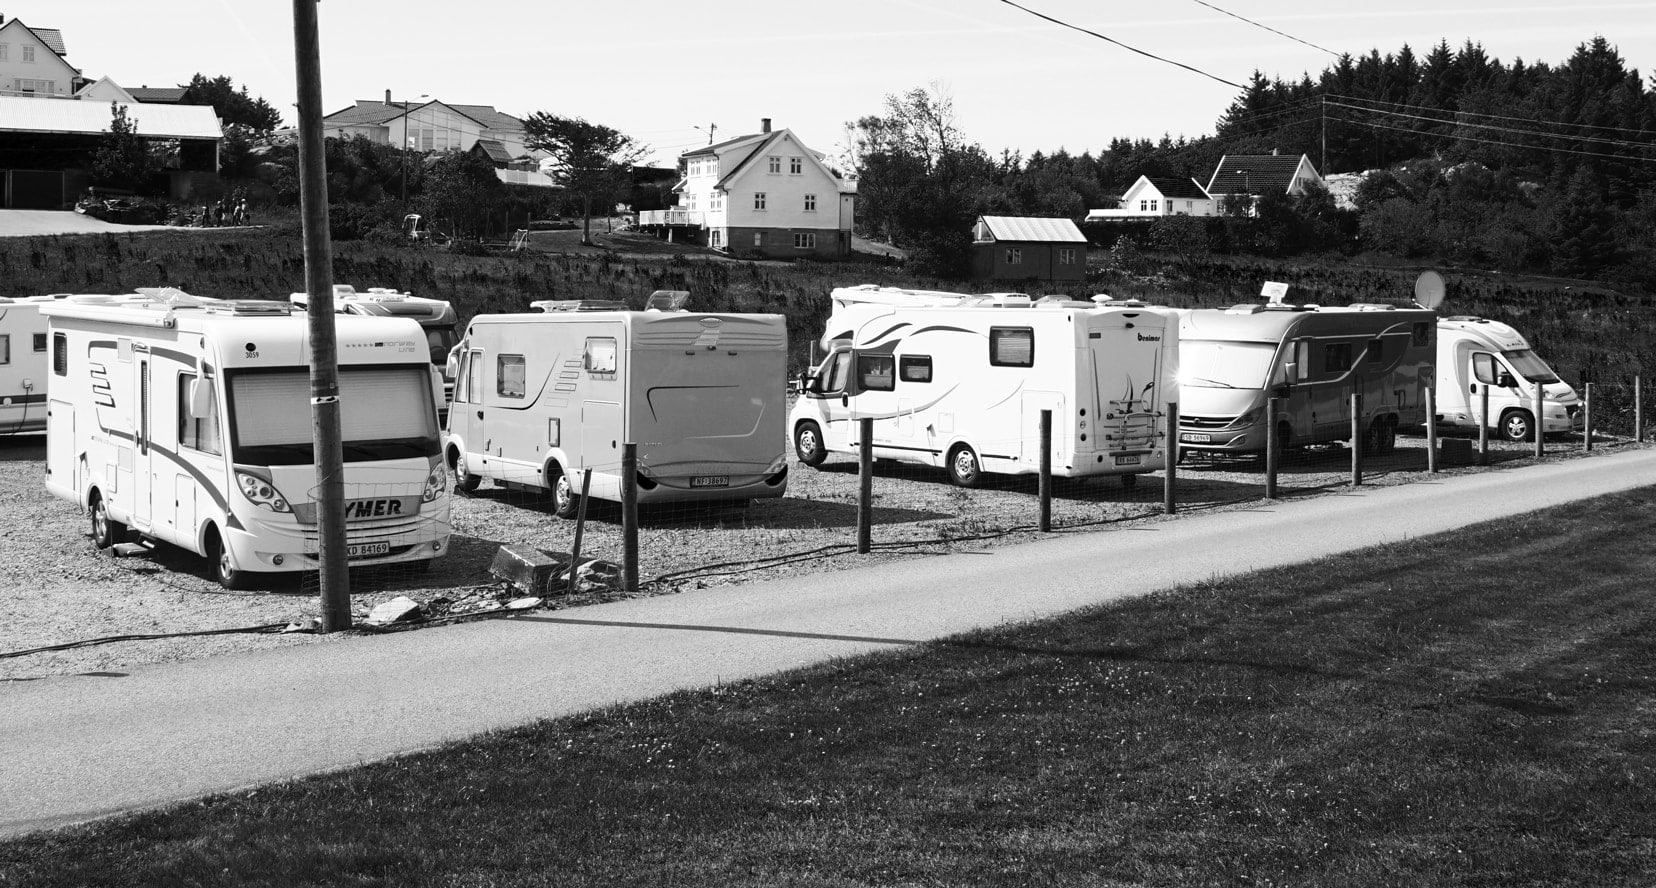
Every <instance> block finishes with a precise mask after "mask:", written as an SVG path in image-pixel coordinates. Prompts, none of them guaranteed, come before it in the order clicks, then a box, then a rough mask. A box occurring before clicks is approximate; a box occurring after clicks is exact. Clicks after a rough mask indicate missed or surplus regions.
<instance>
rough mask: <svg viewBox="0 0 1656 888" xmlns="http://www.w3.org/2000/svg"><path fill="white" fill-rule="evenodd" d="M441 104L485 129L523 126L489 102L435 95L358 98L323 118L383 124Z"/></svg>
mask: <svg viewBox="0 0 1656 888" xmlns="http://www.w3.org/2000/svg"><path fill="white" fill-rule="evenodd" d="M432 105H441V106H442V107H444V108H447V109H449V110H450V111H453V112H455V113H456V114H459V115H461V116H462V117H465V118H468V119H469V120H471V121H472V122H473V123H475V124H477V125H478V126H481V127H484V128H486V129H522V128H523V121H521V120H518V119H517V118H516V117H513V116H512V115H510V114H502V113H500V112H499V111H496V110H495V109H494V108H492V107H490V106H488V105H450V104H449V103H447V102H439V101H437V100H436V99H433V100H431V101H429V102H422V103H420V104H418V105H416V104H414V103H413V102H391V103H389V104H387V103H385V102H376V101H374V100H372V99H357V103H356V105H355V106H353V107H350V108H346V109H344V110H341V111H335V112H334V113H332V114H329V115H328V116H326V117H324V118H322V122H323V123H325V124H327V125H328V126H365V125H366V126H381V125H384V124H386V123H388V122H390V121H393V120H396V119H397V118H399V117H402V116H403V115H405V114H414V113H416V112H418V111H419V110H420V109H422V108H427V107H430V106H432Z"/></svg>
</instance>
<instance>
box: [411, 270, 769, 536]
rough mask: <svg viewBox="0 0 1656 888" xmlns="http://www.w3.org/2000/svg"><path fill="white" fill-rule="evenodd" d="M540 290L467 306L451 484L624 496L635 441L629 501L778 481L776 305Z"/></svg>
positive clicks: (748, 488)
mask: <svg viewBox="0 0 1656 888" xmlns="http://www.w3.org/2000/svg"><path fill="white" fill-rule="evenodd" d="M687 295H688V294H686V293H683V292H682V291H671V292H668V291H657V293H656V294H654V295H652V297H651V303H650V304H651V306H652V307H651V308H648V309H646V310H644V311H628V310H627V309H626V306H625V305H624V304H623V303H620V302H600V301H591V300H571V301H543V302H536V303H534V304H533V307H534V308H536V309H538V311H535V312H529V313H520V314H488V315H478V316H476V317H474V318H472V320H471V323H470V325H468V327H467V328H466V335H465V337H464V338H463V339H462V340H461V341H460V348H459V380H458V384H457V385H456V387H455V392H454V405H453V408H452V410H451V411H450V413H449V426H448V435H447V437H446V439H445V443H444V449H445V452H446V453H447V455H448V461H449V466H450V468H451V469H452V470H453V471H454V476H455V483H456V484H457V485H458V486H459V489H460V490H462V491H470V490H475V489H476V488H477V486H478V485H479V484H480V483H481V482H482V481H483V480H484V479H489V480H490V481H493V482H494V483H495V484H496V485H498V486H504V487H519V488H529V489H537V490H544V491H550V492H551V494H552V511H553V513H554V514H556V515H558V516H559V517H562V518H571V517H574V516H575V514H576V511H577V508H578V505H579V494H580V489H581V484H582V476H581V473H582V472H583V471H584V470H591V472H592V475H591V479H590V489H589V490H588V495H589V496H593V497H596V498H599V499H605V500H619V499H620V498H621V487H622V485H621V481H622V476H621V458H622V446H623V445H624V444H627V443H629V442H630V443H632V444H635V445H637V448H638V450H637V459H638V473H637V477H636V483H637V492H638V502H639V503H640V504H647V503H663V502H683V501H697V500H699V501H719V500H723V501H738V502H745V501H748V500H752V499H758V498H765V497H779V496H782V494H783V493H784V492H785V491H786V490H787V482H788V467H787V452H786V449H785V447H784V441H785V438H784V432H783V427H782V421H783V415H784V412H785V410H786V402H785V397H786V393H785V391H784V388H785V383H786V377H787V369H786V362H787V351H788V334H787V328H786V326H785V324H784V320H783V318H782V316H781V315H775V314H712V313H703V312H691V311H685V310H683V308H682V306H683V301H684V297H685V296H687Z"/></svg>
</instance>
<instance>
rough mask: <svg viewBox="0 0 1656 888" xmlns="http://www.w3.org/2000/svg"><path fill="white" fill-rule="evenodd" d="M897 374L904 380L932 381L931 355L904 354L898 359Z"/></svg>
mask: <svg viewBox="0 0 1656 888" xmlns="http://www.w3.org/2000/svg"><path fill="white" fill-rule="evenodd" d="M897 375H898V377H900V378H901V379H902V380H903V381H904V382H931V381H932V359H931V355H903V356H902V357H900V358H898V359H897Z"/></svg>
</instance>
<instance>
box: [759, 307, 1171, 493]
mask: <svg viewBox="0 0 1656 888" xmlns="http://www.w3.org/2000/svg"><path fill="white" fill-rule="evenodd" d="M832 300H833V304H832V308H831V313H830V315H829V318H828V323H827V330H826V333H825V335H824V337H823V343H822V344H823V347H824V348H825V349H826V351H827V356H826V357H825V358H824V359H823V360H822V362H821V363H820V364H819V365H818V366H817V367H816V368H815V369H813V370H812V371H811V373H810V374H809V376H808V378H807V381H806V382H805V384H804V385H803V387H802V389H803V391H802V394H801V397H800V398H799V400H798V401H797V402H795V404H794V408H793V411H792V412H791V413H790V415H789V417H788V429H789V432H790V434H791V435H792V437H793V441H794V450H795V452H796V454H797V455H798V457H799V459H800V461H801V462H803V463H805V464H806V465H809V466H817V465H820V464H821V463H822V462H823V460H824V459H826V458H827V455H828V454H829V453H855V452H857V451H858V450H859V448H860V447H861V433H860V431H859V428H860V422H859V420H861V419H864V418H867V419H871V420H872V421H873V422H872V428H873V440H872V441H871V446H872V449H873V454H874V456H875V457H877V458H881V459H893V460H900V461H904V462H914V463H920V464H923V465H929V466H936V467H941V468H944V469H946V470H947V471H948V475H949V479H950V480H951V481H953V482H954V483H955V484H957V485H960V486H962V487H973V486H976V485H978V484H979V483H981V482H982V480H983V477H984V474H985V473H1000V474H1032V473H1036V472H1039V471H1040V467H1041V438H1040V421H1041V420H1040V417H1041V412H1042V411H1044V410H1050V411H1051V412H1052V439H1051V440H1052V458H1051V466H1052V473H1053V474H1054V475H1057V476H1061V477H1082V476H1089V475H1110V474H1114V475H1120V476H1122V480H1123V484H1131V483H1132V481H1133V480H1134V479H1135V478H1136V476H1137V475H1139V474H1142V473H1145V472H1153V471H1156V470H1158V469H1160V468H1162V467H1163V466H1164V465H1165V464H1166V459H1167V454H1168V445H1169V438H1168V435H1169V432H1170V429H1169V428H1168V427H1167V414H1166V406H1167V403H1166V402H1167V401H1168V400H1170V399H1171V397H1172V388H1173V375H1174V373H1175V372H1176V370H1177V368H1178V365H1179V337H1178V322H1177V320H1176V319H1175V317H1174V315H1172V314H1171V313H1170V312H1168V311H1166V310H1159V309H1152V308H1149V307H1146V306H1144V305H1142V304H1140V303H1134V302H1115V301H1111V300H1108V298H1107V297H1105V298H1103V299H1096V298H1095V301H1088V302H1084V301H1080V300H1073V299H1068V298H1063V297H1043V298H1041V299H1034V298H1032V297H1030V296H1028V295H1025V294H1018V293H995V294H986V295H969V294H962V293H946V292H937V291H922V290H906V289H899V288H891V287H876V286H872V285H863V286H860V287H845V288H839V289H836V290H834V291H833V293H832Z"/></svg>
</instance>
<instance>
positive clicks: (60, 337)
mask: <svg viewBox="0 0 1656 888" xmlns="http://www.w3.org/2000/svg"><path fill="white" fill-rule="evenodd" d="M52 372H53V373H54V374H56V375H58V376H68V375H69V337H68V336H65V335H64V334H62V333H53V334H52Z"/></svg>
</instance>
